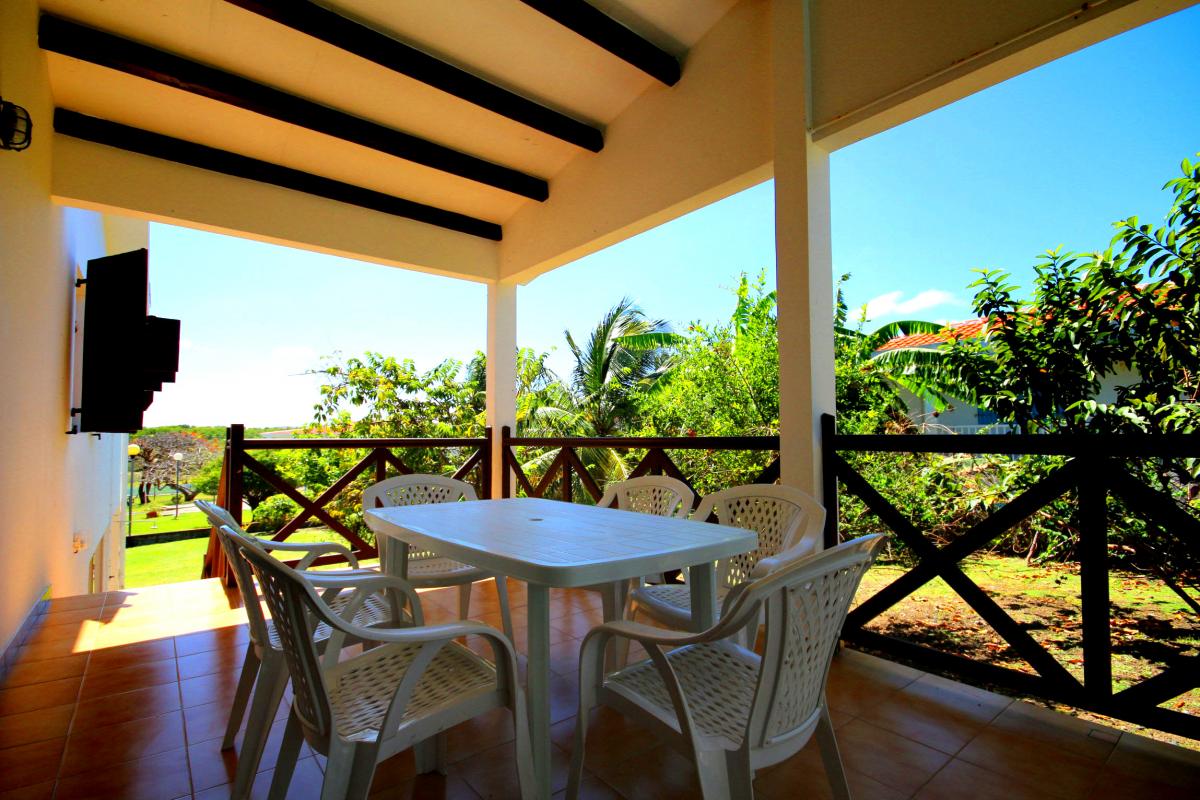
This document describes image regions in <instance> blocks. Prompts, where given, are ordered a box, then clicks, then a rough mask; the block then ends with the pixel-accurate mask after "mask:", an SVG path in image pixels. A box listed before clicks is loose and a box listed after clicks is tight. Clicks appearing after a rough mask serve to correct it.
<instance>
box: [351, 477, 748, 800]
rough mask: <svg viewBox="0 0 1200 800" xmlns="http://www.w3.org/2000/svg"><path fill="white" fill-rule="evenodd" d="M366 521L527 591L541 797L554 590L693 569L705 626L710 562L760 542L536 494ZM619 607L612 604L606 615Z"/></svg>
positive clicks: (712, 614)
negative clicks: (518, 583)
mask: <svg viewBox="0 0 1200 800" xmlns="http://www.w3.org/2000/svg"><path fill="white" fill-rule="evenodd" d="M365 516H366V522H367V525H368V526H370V528H371V530H373V531H375V533H376V534H377V535H382V536H389V537H392V538H393V539H396V540H398V541H399V542H400V543H402V544H403V545H407V546H413V547H417V548H418V549H421V550H425V549H429V550H433V551H435V552H437V553H438V554H439V555H441V556H444V557H446V558H453V559H455V560H457V561H462V562H464V563H466V564H470V565H472V566H476V567H480V568H481V569H485V570H488V571H489V572H497V573H499V574H501V575H507V576H509V577H512V578H516V579H518V580H523V581H525V582H526V583H527V584H528V585H529V595H528V600H527V603H526V607H525V608H526V613H527V614H528V617H529V631H528V632H529V652H528V654H527V656H528V659H529V662H528V665H527V668H526V692H527V695H528V702H529V719H530V736H531V739H532V745H533V756H534V774H535V775H536V776H537V781H538V796H539V797H544V798H548V797H549V796H550V698H549V688H550V588H551V587H558V588H572V587H580V586H594V585H596V584H613V583H617V582H620V581H625V580H628V579H630V578H636V577H638V576H640V575H649V574H652V573H655V572H664V571H667V570H672V569H679V568H681V567H685V566H687V567H691V572H690V578H689V583H690V585H691V588H692V620H693V623H694V625H695V627H696V629H697V630H704V629H705V628H708V627H711V626H712V624H713V622H714V621H715V618H716V595H717V591H716V571H715V570H714V568H713V562H714V561H716V560H717V559H721V558H726V557H728V556H732V555H736V554H738V553H744V552H746V551H748V550H752V549H753V548H754V547H755V546H757V543H758V536H757V535H756V534H755V533H754V532H753V531H747V530H744V529H742V528H733V527H728V526H725V525H713V524H710V523H706V522H696V521H693V520H683V519H676V518H672V517H658V516H653V515H650V514H638V513H634V512H631V511H620V510H617V509H614V508H599V507H597V506H585V505H577V504H575V503H565V502H562V501H558V500H541V499H536V498H511V499H506V500H480V501H476V502H469V503H434V504H429V505H416V506H399V507H394V508H377V509H370V510H368V511H367V513H366V515H365ZM388 550H389V553H388V560H389V563H388V564H385V565H383V567H384V570H385V571H388V572H392V573H393V574H401V569H402V566H401V564H402V559H403V558H404V555H405V554H406V552H407V547H406V546H401V547H391V548H388ZM612 605H613V604H611V603H606V606H605V607H606V615H607V614H608V613H609V609H610V608H611V607H612ZM614 612H615V613H618V614H619V613H620V609H619V608H618V609H614ZM606 621H607V620H606Z"/></svg>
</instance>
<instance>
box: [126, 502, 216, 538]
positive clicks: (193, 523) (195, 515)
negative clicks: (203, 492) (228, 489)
mask: <svg viewBox="0 0 1200 800" xmlns="http://www.w3.org/2000/svg"><path fill="white" fill-rule="evenodd" d="M207 527H208V517H206V516H204V512H202V511H184V512H181V513H180V515H179V517H178V518H177V517H176V516H175V514H174V508H172V510H171V511H167V512H165V513H162V515H161V516H158V517H151V518H150V519H147V518H146V517H145V516H144V515H139V514H138V513H137V512H136V511H134V513H133V535H134V536H137V535H138V534H141V533H167V532H169V531H191V530H196V529H197V528H207Z"/></svg>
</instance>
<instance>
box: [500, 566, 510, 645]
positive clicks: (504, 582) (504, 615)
mask: <svg viewBox="0 0 1200 800" xmlns="http://www.w3.org/2000/svg"><path fill="white" fill-rule="evenodd" d="M496 598H497V599H498V600H499V601H500V624H501V625H502V626H503V627H504V635H505V636H507V637H508V640H509V641H510V642H511V641H512V638H513V627H512V609H511V608H510V607H509V604H508V579H507V578H505V577H504V576H503V575H497V576H496Z"/></svg>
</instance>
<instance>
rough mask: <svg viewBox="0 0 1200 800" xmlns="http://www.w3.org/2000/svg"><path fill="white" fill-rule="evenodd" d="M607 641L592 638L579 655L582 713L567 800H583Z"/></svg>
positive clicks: (576, 725)
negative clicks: (590, 724)
mask: <svg viewBox="0 0 1200 800" xmlns="http://www.w3.org/2000/svg"><path fill="white" fill-rule="evenodd" d="M607 638H608V637H605V636H598V637H597V636H591V637H589V638H587V639H585V640H584V643H583V648H582V650H581V651H580V653H579V711H578V713H576V715H575V745H574V747H573V748H572V749H571V767H570V770H569V771H568V772H567V800H576V799H577V798H578V797H579V787H580V784H581V782H582V781H583V757H584V752H585V750H586V748H587V726H588V721H589V720H590V718H591V711H592V708H594V707H595V705H596V701H597V700H598V699H599V698H598V696H597V691H596V689H597V687H598V686H599V685H600V681H601V679H602V677H603V675H604V653H605V651H607V650H608V641H607ZM618 638H620V637H618Z"/></svg>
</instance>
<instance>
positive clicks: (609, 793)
mask: <svg viewBox="0 0 1200 800" xmlns="http://www.w3.org/2000/svg"><path fill="white" fill-rule="evenodd" d="M566 797H567V790H566V789H563V790H562V791H561V792H555V793H554V795H553V800H566ZM579 800H624V799H623V798H622V796H621V793H620V792H618V791H617V790H616V789H614V788H612V787H611V786H609V785H608V784H607V783H605V782H604V781H602V780H600V779H599V778H597V777H596V776H595V775H594V774H593V773H592V772H590V771H589V770H586V769H585V770H584V771H583V781H582V782H581V783H580V784H579Z"/></svg>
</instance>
